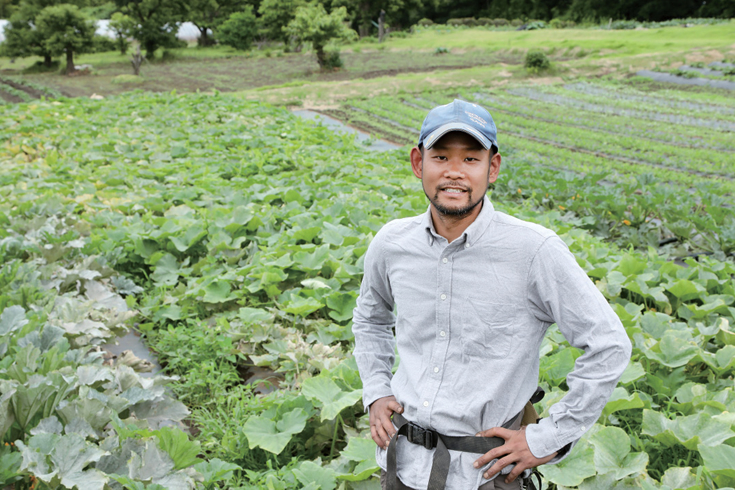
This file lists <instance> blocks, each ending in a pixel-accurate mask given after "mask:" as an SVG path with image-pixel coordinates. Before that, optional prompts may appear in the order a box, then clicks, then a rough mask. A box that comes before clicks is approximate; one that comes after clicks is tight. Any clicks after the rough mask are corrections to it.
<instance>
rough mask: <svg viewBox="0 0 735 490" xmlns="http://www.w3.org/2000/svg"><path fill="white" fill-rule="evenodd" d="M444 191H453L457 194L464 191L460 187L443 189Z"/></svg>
mask: <svg viewBox="0 0 735 490" xmlns="http://www.w3.org/2000/svg"><path fill="white" fill-rule="evenodd" d="M444 191H445V192H454V193H456V194H459V193H460V192H464V191H463V190H462V189H444Z"/></svg>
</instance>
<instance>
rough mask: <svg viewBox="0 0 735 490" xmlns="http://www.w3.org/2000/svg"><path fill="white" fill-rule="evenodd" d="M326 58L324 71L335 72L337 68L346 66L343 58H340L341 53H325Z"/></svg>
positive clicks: (336, 51)
mask: <svg viewBox="0 0 735 490" xmlns="http://www.w3.org/2000/svg"><path fill="white" fill-rule="evenodd" d="M325 54H326V58H325V60H324V65H323V66H322V69H324V70H335V69H337V68H342V67H343V66H344V63H342V58H340V56H339V51H338V50H335V51H325Z"/></svg>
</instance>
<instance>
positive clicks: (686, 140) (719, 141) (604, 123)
mask: <svg viewBox="0 0 735 490" xmlns="http://www.w3.org/2000/svg"><path fill="white" fill-rule="evenodd" d="M458 92H459V94H460V95H463V96H464V97H465V98H467V99H468V100H472V99H477V100H478V101H482V104H483V105H485V106H488V107H489V108H492V110H500V111H505V112H510V113H513V114H517V115H519V116H523V117H527V118H532V119H539V120H542V121H547V122H549V123H552V124H559V125H571V126H576V127H579V128H582V129H588V130H591V131H599V132H605V133H608V134H610V135H613V136H615V135H626V136H633V137H637V138H640V139H641V140H642V143H643V142H645V141H659V142H662V143H666V144H672V145H673V146H678V147H692V148H704V149H711V150H713V151H735V145H733V142H732V138H730V137H729V135H728V133H726V132H719V131H702V130H701V129H699V128H696V127H689V126H682V125H680V126H677V127H676V131H672V125H671V124H668V123H663V122H658V121H654V120H645V119H634V118H629V117H625V116H615V115H610V114H607V115H605V117H600V116H599V115H598V114H597V113H595V112H588V111H584V110H581V109H580V110H574V111H570V110H568V109H567V108H565V107H563V106H560V105H556V104H553V103H549V102H543V101H537V100H531V99H526V98H523V97H520V96H515V95H512V94H510V93H508V92H505V91H502V90H495V91H483V92H478V91H477V90H471V91H470V90H466V89H460V90H459V91H458Z"/></svg>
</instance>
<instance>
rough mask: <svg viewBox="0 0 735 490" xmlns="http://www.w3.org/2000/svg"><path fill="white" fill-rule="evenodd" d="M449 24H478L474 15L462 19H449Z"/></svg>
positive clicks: (467, 25)
mask: <svg viewBox="0 0 735 490" xmlns="http://www.w3.org/2000/svg"><path fill="white" fill-rule="evenodd" d="M447 25H449V26H466V27H475V26H476V25H477V21H476V20H475V18H474V17H463V18H461V19H449V20H448V21H447Z"/></svg>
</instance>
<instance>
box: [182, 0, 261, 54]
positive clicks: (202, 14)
mask: <svg viewBox="0 0 735 490" xmlns="http://www.w3.org/2000/svg"><path fill="white" fill-rule="evenodd" d="M247 7H250V9H251V12H252V6H251V5H250V2H249V1H248V0H189V15H188V17H187V19H186V20H188V21H189V22H191V23H192V24H194V25H195V26H196V27H197V29H199V32H200V36H199V46H210V45H212V44H214V39H213V38H211V37H209V31H212V32H215V31H216V30H217V28H219V27H220V26H221V25H222V24H223V23H224V22H225V21H226V20H227V19H228V18H229V17H230V15H232V14H234V13H235V12H241V11H243V10H245V9H246V8H247ZM215 37H216V36H215Z"/></svg>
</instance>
